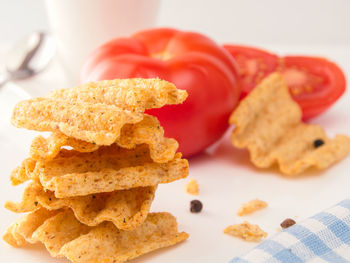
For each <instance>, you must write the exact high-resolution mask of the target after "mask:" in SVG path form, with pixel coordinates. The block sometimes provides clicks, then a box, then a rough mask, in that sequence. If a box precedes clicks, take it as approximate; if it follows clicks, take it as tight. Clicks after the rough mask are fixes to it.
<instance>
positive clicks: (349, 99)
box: [0, 46, 350, 263]
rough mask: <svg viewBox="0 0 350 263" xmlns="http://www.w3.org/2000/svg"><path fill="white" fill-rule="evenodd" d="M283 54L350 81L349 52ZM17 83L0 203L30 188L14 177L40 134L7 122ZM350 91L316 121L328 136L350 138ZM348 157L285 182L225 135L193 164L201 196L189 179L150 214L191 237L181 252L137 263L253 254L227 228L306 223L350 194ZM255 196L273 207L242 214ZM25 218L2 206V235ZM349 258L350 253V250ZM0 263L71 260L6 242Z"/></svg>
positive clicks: (9, 89) (43, 80) (0, 99)
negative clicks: (167, 217)
mask: <svg viewBox="0 0 350 263" xmlns="http://www.w3.org/2000/svg"><path fill="white" fill-rule="evenodd" d="M270 48H274V50H277V51H279V52H281V53H284V52H286V51H289V53H307V54H319V55H324V56H327V57H329V58H330V59H332V60H334V61H337V62H338V63H339V65H340V66H341V67H342V68H343V69H344V71H345V72H346V75H347V77H348V79H350V49H347V48H345V47H320V46H319V47H316V46H309V47H305V46H304V47H300V46H299V47H298V46H293V47H292V46H284V47H272V46H271V47H270ZM66 83H67V82H66V81H65V80H64V73H63V72H62V70H61V69H60V67H59V65H58V64H57V63H55V62H54V63H53V64H52V65H51V66H50V68H49V69H48V70H47V71H45V72H44V73H42V74H41V75H39V76H37V77H35V78H33V79H30V80H27V81H21V82H17V83H16V85H17V86H20V87H21V89H23V90H24V91H26V92H28V93H29V94H30V95H31V96H38V95H42V94H45V93H46V92H47V91H49V90H52V89H55V88H64V87H67V86H66ZM21 89H18V88H16V86H14V85H11V84H9V85H7V86H6V87H5V88H4V89H1V90H0V114H1V118H0V145H1V150H0V165H1V166H0V167H1V168H2V176H1V177H0V204H3V203H4V202H5V201H6V200H20V196H21V194H22V191H23V188H24V186H17V187H12V186H11V185H10V182H9V174H10V172H11V170H12V169H13V168H15V167H16V166H17V165H18V164H19V163H20V162H21V161H22V160H23V159H24V158H26V156H28V149H29V148H28V147H29V145H30V142H31V140H32V138H33V137H34V135H35V134H37V133H35V132H30V131H26V130H24V129H16V128H14V127H11V125H10V122H9V118H10V115H11V110H12V107H13V105H14V104H15V103H16V102H17V101H18V100H20V99H23V98H25V97H26V96H28V95H26V93H25V92H22V91H21ZM349 112H350V91H347V92H346V94H345V95H344V96H343V97H342V98H341V99H340V100H339V101H338V103H336V105H334V106H333V107H332V109H330V110H329V111H328V112H327V113H325V114H323V115H322V116H320V117H319V118H316V119H314V120H313V121H312V122H313V123H317V124H321V125H322V126H324V128H325V129H326V130H327V132H328V133H329V134H330V135H332V136H333V135H335V134H336V133H343V134H347V135H350V119H349ZM349 170H350V157H347V158H346V159H344V160H343V161H341V162H339V163H338V164H336V165H334V166H333V167H331V168H330V169H327V170H326V171H323V172H322V173H319V174H311V175H310V174H309V175H305V176H302V177H300V178H297V179H286V178H283V177H282V176H280V175H279V174H278V173H277V172H273V171H272V172H271V171H263V170H258V169H256V168H254V167H253V166H252V165H251V163H250V162H249V159H248V153H247V152H246V151H245V150H235V149H233V148H232V147H231V145H230V143H229V141H228V138H227V136H226V137H225V138H224V139H223V140H222V141H221V142H219V143H218V144H217V146H216V147H214V149H212V151H211V154H209V153H208V154H202V155H201V156H198V157H196V158H193V159H191V160H190V176H189V178H195V179H197V181H198V182H199V185H200V195H199V196H198V197H194V196H190V195H188V194H186V193H185V192H184V186H185V184H186V182H187V181H188V179H185V180H180V181H178V182H174V183H171V184H167V185H160V187H159V188H158V191H157V194H156V198H155V201H154V203H153V205H152V209H151V210H152V211H168V212H171V213H172V214H174V215H175V216H176V217H177V218H178V222H179V229H180V230H183V231H186V232H188V233H189V234H190V238H189V239H188V240H187V241H186V242H184V243H182V244H179V245H177V246H175V247H172V248H168V249H162V250H159V251H157V252H153V253H151V254H149V255H146V256H143V257H141V258H139V259H136V260H134V261H133V262H153V263H158V262H159V263H160V262H198V263H199V262H200V263H204V262H228V261H229V260H230V259H231V258H232V257H234V256H237V255H240V254H242V253H244V252H246V251H248V250H249V249H251V248H252V247H253V246H254V245H256V244H255V243H249V242H244V241H241V240H239V239H236V238H233V237H231V236H227V235H224V234H223V233H222V231H223V229H224V228H225V227H226V226H228V225H230V224H234V223H239V222H241V221H243V220H248V221H249V222H251V223H256V224H259V225H260V226H261V227H262V229H264V230H265V231H267V232H268V234H269V236H271V235H273V234H274V233H276V232H277V231H278V228H279V224H280V222H281V221H282V220H284V219H285V218H286V217H291V218H294V219H296V221H300V220H302V219H303V218H306V217H308V216H310V215H312V214H314V213H316V212H317V211H319V210H322V209H325V208H327V207H329V206H331V205H333V204H335V203H336V202H338V201H340V200H342V199H344V198H346V197H348V196H349V182H350V179H349ZM196 198H198V199H199V200H201V201H202V202H203V205H204V208H203V211H202V213H200V214H191V213H190V212H189V202H190V201H191V200H192V199H196ZM253 198H260V199H262V200H265V201H267V202H268V204H269V207H268V208H267V209H264V210H262V211H259V212H256V213H255V214H253V215H250V216H245V217H237V216H236V211H237V209H238V208H239V206H240V205H241V204H242V203H244V202H246V201H249V200H251V199H253ZM18 217H19V215H17V214H14V213H11V212H9V211H6V210H5V209H3V208H1V209H0V233H4V231H5V230H6V228H7V226H9V225H10V224H11V223H12V222H13V221H14V220H15V219H16V218H18ZM349 253H350V252H349ZM0 255H1V262H27V263H31V262H33V263H34V262H35V263H40V262H68V261H67V260H65V259H52V258H50V256H49V255H48V253H47V252H46V251H45V250H44V249H43V248H42V247H41V246H40V245H35V246H32V247H26V248H25V249H15V248H12V247H10V246H8V245H7V244H6V243H4V242H3V241H0Z"/></svg>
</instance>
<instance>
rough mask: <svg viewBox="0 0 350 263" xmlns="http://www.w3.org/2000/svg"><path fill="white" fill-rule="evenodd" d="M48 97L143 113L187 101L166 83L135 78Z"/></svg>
mask: <svg viewBox="0 0 350 263" xmlns="http://www.w3.org/2000/svg"><path fill="white" fill-rule="evenodd" d="M48 97H50V98H55V99H63V100H65V101H67V102H68V103H74V102H84V103H85V102H87V103H93V104H95V103H101V104H106V105H114V106H117V107H119V108H123V109H127V110H136V111H138V112H144V111H145V110H146V109H153V108H161V107H163V106H164V105H167V104H179V103H182V102H184V101H185V99H186V98H187V92H186V91H185V90H179V89H177V88H176V87H175V86H174V84H172V83H170V82H167V81H165V80H160V79H141V78H136V79H115V80H103V81H98V82H90V83H86V84H84V85H81V86H78V87H75V88H72V89H62V90H56V91H53V92H51V93H50V94H49V95H48Z"/></svg>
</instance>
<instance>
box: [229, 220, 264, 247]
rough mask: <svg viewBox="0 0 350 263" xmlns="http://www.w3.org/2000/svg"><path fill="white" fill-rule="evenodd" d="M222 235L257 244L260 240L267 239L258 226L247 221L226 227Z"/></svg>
mask: <svg viewBox="0 0 350 263" xmlns="http://www.w3.org/2000/svg"><path fill="white" fill-rule="evenodd" d="M224 233H225V234H228V235H231V236H234V237H239V238H241V239H243V240H245V241H253V242H259V241H260V240H261V239H262V238H264V237H267V233H266V232H265V231H263V230H262V229H261V228H260V227H259V226H258V225H252V224H250V223H248V222H247V221H244V222H243V223H241V224H235V225H231V226H228V227H226V228H225V229H224Z"/></svg>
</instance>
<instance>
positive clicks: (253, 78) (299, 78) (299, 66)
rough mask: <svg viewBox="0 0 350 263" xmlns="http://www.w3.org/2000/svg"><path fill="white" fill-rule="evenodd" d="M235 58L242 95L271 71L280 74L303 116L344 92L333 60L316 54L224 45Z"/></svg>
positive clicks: (312, 114)
mask: <svg viewBox="0 0 350 263" xmlns="http://www.w3.org/2000/svg"><path fill="white" fill-rule="evenodd" d="M224 47H225V48H226V49H227V50H228V51H229V52H230V54H231V55H232V56H233V57H234V58H235V59H236V60H237V63H238V66H239V69H240V77H241V80H242V83H243V84H242V96H241V97H244V96H245V95H246V94H247V93H249V92H250V91H251V90H252V89H253V88H254V86H255V85H256V84H257V83H258V82H259V81H260V80H261V79H262V78H264V77H265V76H267V75H268V74H270V73H271V72H273V71H279V72H281V73H282V74H283V76H284V78H285V79H286V82H287V84H288V87H289V89H290V92H291V95H292V97H293V98H294V100H295V101H296V102H297V103H298V104H299V105H300V107H301V109H302V111H303V119H304V120H306V119H310V118H313V117H315V116H317V115H319V114H321V113H322V112H324V111H325V110H326V109H328V108H329V107H330V106H331V105H332V104H333V103H334V102H335V101H337V99H338V98H339V97H340V96H341V95H342V94H343V93H344V91H345V88H346V81H345V76H344V73H343V72H342V70H341V69H340V68H339V67H338V66H337V65H336V64H334V63H333V62H331V61H329V60H327V59H324V58H317V57H301V56H286V57H281V58H278V57H277V56H276V55H274V54H271V53H268V52H266V51H263V50H259V49H256V48H250V47H244V46H235V45H225V46H224Z"/></svg>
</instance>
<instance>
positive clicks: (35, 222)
mask: <svg viewBox="0 0 350 263" xmlns="http://www.w3.org/2000/svg"><path fill="white" fill-rule="evenodd" d="M60 212H61V210H54V211H49V210H46V209H43V208H42V209H38V210H36V211H35V212H33V213H30V214H28V215H26V216H24V217H22V218H21V219H19V220H18V221H17V222H15V223H13V224H12V225H11V226H10V227H9V228H8V229H7V231H6V233H5V234H4V236H3V239H4V240H5V241H6V242H7V243H9V244H10V245H11V246H14V247H21V246H23V245H24V244H26V243H35V242H36V241H35V240H33V238H32V235H33V232H34V231H35V230H36V229H37V228H38V227H39V226H41V225H42V224H43V223H44V222H45V221H46V220H47V219H48V218H50V217H52V216H54V215H56V214H58V213H60Z"/></svg>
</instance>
